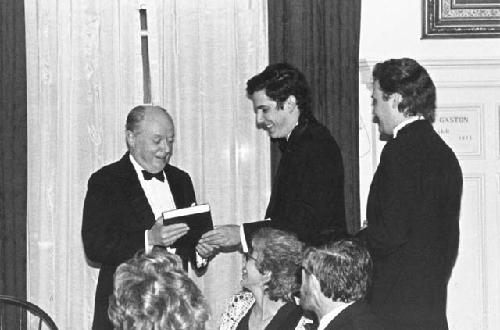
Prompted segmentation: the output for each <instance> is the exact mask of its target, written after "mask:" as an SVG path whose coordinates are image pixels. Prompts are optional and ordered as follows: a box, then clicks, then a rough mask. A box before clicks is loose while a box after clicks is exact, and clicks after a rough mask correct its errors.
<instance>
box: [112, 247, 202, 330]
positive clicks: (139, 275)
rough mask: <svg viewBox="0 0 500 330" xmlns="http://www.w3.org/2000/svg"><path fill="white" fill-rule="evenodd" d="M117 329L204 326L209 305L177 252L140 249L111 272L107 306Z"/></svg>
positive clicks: (197, 328) (197, 329)
mask: <svg viewBox="0 0 500 330" xmlns="http://www.w3.org/2000/svg"><path fill="white" fill-rule="evenodd" d="M108 314H109V318H110V320H111V321H112V322H113V324H114V325H115V327H116V328H117V329H143V328H144V327H148V328H151V329H152V328H153V325H155V326H157V328H158V329H184V330H190V329H196V330H203V329H205V322H206V321H207V320H208V305H207V303H206V300H205V298H204V297H203V295H202V293H201V291H200V290H199V289H198V287H197V286H196V284H195V283H194V282H193V281H192V280H191V279H190V278H189V277H188V276H187V274H186V273H185V272H184V271H183V270H182V261H181V260H180V258H179V257H178V256H177V255H174V254H171V253H168V252H166V251H163V250H157V251H155V252H153V253H151V254H142V253H139V254H137V255H136V256H134V257H133V258H132V259H130V260H128V261H127V262H125V263H123V264H121V265H120V266H119V267H118V268H117V270H116V273H115V276H114V290H113V295H112V296H111V297H110V303H109V308H108Z"/></svg>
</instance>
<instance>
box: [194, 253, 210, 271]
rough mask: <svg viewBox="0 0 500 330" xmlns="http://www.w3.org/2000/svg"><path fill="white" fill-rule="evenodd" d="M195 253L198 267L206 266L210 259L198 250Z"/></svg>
mask: <svg viewBox="0 0 500 330" xmlns="http://www.w3.org/2000/svg"><path fill="white" fill-rule="evenodd" d="M195 255H196V267H197V268H201V267H205V266H206V265H207V262H208V260H207V259H205V258H203V257H202V256H200V255H199V254H198V252H196V253H195Z"/></svg>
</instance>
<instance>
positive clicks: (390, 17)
mask: <svg viewBox="0 0 500 330" xmlns="http://www.w3.org/2000/svg"><path fill="white" fill-rule="evenodd" d="M421 22H422V1H421V0H362V7H361V44H360V50H359V58H360V59H367V60H384V59H386V58H398V57H412V58H415V59H417V60H418V59H427V58H455V59H457V58H458V59H469V58H500V39H495V38H481V39H425V40H420V37H421V35H422V23H421Z"/></svg>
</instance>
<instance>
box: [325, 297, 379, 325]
mask: <svg viewBox="0 0 500 330" xmlns="http://www.w3.org/2000/svg"><path fill="white" fill-rule="evenodd" d="M383 329H385V328H384V327H383V326H382V324H381V323H380V321H379V320H378V318H377V317H376V316H375V314H373V312H372V310H371V308H370V306H369V305H368V304H367V303H366V302H364V301H356V302H355V303H353V304H352V305H350V306H349V307H347V308H346V309H344V310H343V311H342V312H340V314H339V315H337V316H336V317H335V318H334V319H333V320H332V321H331V322H330V323H329V324H328V326H327V327H326V328H325V330H383Z"/></svg>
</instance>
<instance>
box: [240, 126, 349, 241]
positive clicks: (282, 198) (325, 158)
mask: <svg viewBox="0 0 500 330" xmlns="http://www.w3.org/2000/svg"><path fill="white" fill-rule="evenodd" d="M280 148H281V150H282V155H281V160H280V163H279V166H278V170H277V172H276V175H275V178H274V183H273V187H272V191H271V198H270V201H269V205H268V207H267V211H266V218H270V219H271V221H270V222H269V221H259V222H254V223H246V224H244V229H245V236H246V240H247V244H248V245H249V246H250V242H251V236H252V234H253V233H254V232H255V231H256V230H257V229H259V228H261V227H263V226H268V225H270V226H272V227H274V228H278V229H282V230H288V231H291V232H293V233H295V234H296V235H298V238H299V239H300V240H301V241H303V242H305V243H306V244H312V245H315V244H320V243H322V242H323V241H325V240H328V239H332V238H334V237H335V235H343V234H344V233H345V232H346V222H345V206H344V168H343V164H342V156H341V154H340V149H339V147H338V145H337V142H335V139H334V138H333V137H332V135H331V134H330V132H329V131H328V129H327V128H326V127H325V126H323V125H321V124H320V123H318V122H317V121H316V120H315V119H314V118H312V119H309V120H307V119H302V120H301V121H299V125H297V126H296V127H295V128H294V129H293V131H292V133H291V135H290V137H289V139H288V141H282V144H281V146H280Z"/></svg>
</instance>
